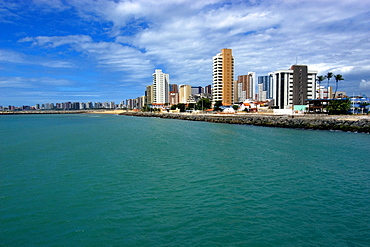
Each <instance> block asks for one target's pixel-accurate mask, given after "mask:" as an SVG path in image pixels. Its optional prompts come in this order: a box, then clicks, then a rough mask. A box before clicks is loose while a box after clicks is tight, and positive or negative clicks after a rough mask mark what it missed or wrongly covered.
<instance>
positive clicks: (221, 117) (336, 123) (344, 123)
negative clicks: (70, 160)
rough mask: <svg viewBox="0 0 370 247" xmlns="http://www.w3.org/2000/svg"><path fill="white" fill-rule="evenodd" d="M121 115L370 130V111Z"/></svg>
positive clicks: (144, 113) (319, 128)
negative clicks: (299, 113) (330, 113)
mask: <svg viewBox="0 0 370 247" xmlns="http://www.w3.org/2000/svg"><path fill="white" fill-rule="evenodd" d="M119 115H125V116H136V117H158V118H166V119H179V120H188V121H203V122H211V123H228V124H241V125H256V126H265V127H279V128H293V129H313V130H338V131H347V132H361V133H370V116H368V115H360V116H359V115H272V114H181V113H150V112H123V113H120V114H119Z"/></svg>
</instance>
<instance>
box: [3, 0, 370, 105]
mask: <svg viewBox="0 0 370 247" xmlns="http://www.w3.org/2000/svg"><path fill="white" fill-rule="evenodd" d="M0 31H1V32H0V105H3V106H8V105H15V106H22V105H35V104H43V103H57V102H68V101H71V102H89V101H91V102H105V101H109V102H111V101H114V102H116V103H119V102H121V101H124V100H126V99H130V98H136V97H139V96H142V95H144V93H145V89H146V86H147V85H151V84H152V74H153V73H154V70H155V69H162V71H163V72H164V73H168V74H169V75H170V83H171V84H178V85H181V84H188V85H192V86H206V85H209V84H211V83H212V57H213V56H214V55H216V54H217V53H220V52H221V49H223V48H229V49H232V51H233V56H234V63H235V65H234V66H235V72H234V75H235V78H237V76H238V75H244V74H247V73H248V72H256V74H257V76H263V75H267V73H269V72H273V71H276V70H281V69H289V68H290V67H291V65H294V64H306V65H308V69H309V70H317V71H318V73H319V75H325V74H327V73H328V72H333V73H334V74H341V75H343V77H344V79H345V80H344V81H341V82H340V84H339V88H338V91H346V92H347V95H350V96H352V95H353V94H354V95H362V94H365V95H367V96H370V1H364V0H307V1H299V0H297V1H295V0H250V1H243V0H230V1H225V0H223V1H221V0H198V1H189V0H171V1H169V0H135V1H128V0H18V1H16V0H0ZM325 85H326V84H325ZM330 85H333V86H334V85H335V80H334V79H331V81H330Z"/></svg>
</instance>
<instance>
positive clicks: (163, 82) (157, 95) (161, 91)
mask: <svg viewBox="0 0 370 247" xmlns="http://www.w3.org/2000/svg"><path fill="white" fill-rule="evenodd" d="M169 84H170V75H169V74H165V73H163V72H162V70H161V69H156V70H155V73H153V91H154V103H157V104H166V103H169V91H170V87H169Z"/></svg>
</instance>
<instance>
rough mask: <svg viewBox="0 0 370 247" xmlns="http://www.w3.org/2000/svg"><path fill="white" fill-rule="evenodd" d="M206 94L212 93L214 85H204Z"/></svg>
mask: <svg viewBox="0 0 370 247" xmlns="http://www.w3.org/2000/svg"><path fill="white" fill-rule="evenodd" d="M204 93H205V94H212V85H207V86H205V87H204Z"/></svg>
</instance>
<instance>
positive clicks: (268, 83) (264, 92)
mask: <svg viewBox="0 0 370 247" xmlns="http://www.w3.org/2000/svg"><path fill="white" fill-rule="evenodd" d="M272 93H273V75H272V73H269V74H268V75H266V76H258V101H265V100H266V99H272V98H273V94H272Z"/></svg>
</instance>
